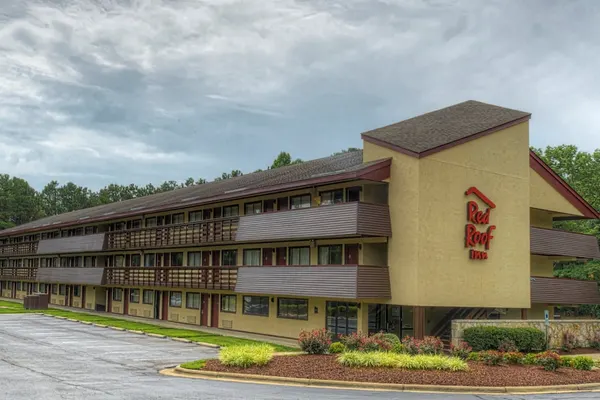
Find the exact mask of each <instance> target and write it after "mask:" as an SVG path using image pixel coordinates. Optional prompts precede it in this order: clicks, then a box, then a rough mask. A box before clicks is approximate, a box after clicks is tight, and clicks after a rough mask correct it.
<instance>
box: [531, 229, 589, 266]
mask: <svg viewBox="0 0 600 400" xmlns="http://www.w3.org/2000/svg"><path fill="white" fill-rule="evenodd" d="M530 246H531V254H536V255H541V256H550V257H572V258H581V259H600V249H598V240H597V239H596V237H595V236H593V235H584V234H581V233H573V232H566V231H560V230H555V229H544V228H535V227H531V242H530Z"/></svg>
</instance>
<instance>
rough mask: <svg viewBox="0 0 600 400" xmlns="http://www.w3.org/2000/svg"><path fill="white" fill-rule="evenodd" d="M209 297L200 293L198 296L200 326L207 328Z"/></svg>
mask: <svg viewBox="0 0 600 400" xmlns="http://www.w3.org/2000/svg"><path fill="white" fill-rule="evenodd" d="M209 299H210V295H209V294H207V293H202V294H201V295H200V325H201V326H208V300H209Z"/></svg>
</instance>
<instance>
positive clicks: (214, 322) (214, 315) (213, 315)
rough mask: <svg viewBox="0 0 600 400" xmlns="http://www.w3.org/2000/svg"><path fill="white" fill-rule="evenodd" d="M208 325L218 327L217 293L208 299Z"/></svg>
mask: <svg viewBox="0 0 600 400" xmlns="http://www.w3.org/2000/svg"><path fill="white" fill-rule="evenodd" d="M210 305H211V310H210V326H211V327H213V328H218V327H219V295H218V294H213V295H212V296H211V299H210Z"/></svg>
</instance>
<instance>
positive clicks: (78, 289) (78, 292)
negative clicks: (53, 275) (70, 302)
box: [73, 285, 81, 297]
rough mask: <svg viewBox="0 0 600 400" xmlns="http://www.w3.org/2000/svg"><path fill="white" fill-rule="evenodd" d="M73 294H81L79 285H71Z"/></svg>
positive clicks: (77, 295) (76, 295)
mask: <svg viewBox="0 0 600 400" xmlns="http://www.w3.org/2000/svg"><path fill="white" fill-rule="evenodd" d="M73 296H75V297H79V296H81V286H79V285H75V286H73Z"/></svg>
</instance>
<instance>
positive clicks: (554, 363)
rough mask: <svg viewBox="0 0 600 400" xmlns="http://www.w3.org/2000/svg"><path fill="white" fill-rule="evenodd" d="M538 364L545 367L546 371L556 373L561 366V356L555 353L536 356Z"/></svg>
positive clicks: (549, 352)
mask: <svg viewBox="0 0 600 400" xmlns="http://www.w3.org/2000/svg"><path fill="white" fill-rule="evenodd" d="M535 359H536V364H538V365H541V366H542V367H544V369H545V370H546V371H556V370H557V369H558V367H559V366H560V356H559V355H558V354H557V353H556V352H554V351H545V352H543V353H539V354H537V355H536V356H535Z"/></svg>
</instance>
